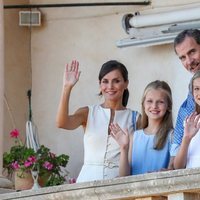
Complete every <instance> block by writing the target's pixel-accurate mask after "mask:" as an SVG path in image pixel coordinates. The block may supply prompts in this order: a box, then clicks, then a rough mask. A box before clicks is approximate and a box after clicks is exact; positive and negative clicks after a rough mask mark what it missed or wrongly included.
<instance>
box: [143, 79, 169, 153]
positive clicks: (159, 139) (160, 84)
mask: <svg viewBox="0 0 200 200" xmlns="http://www.w3.org/2000/svg"><path fill="white" fill-rule="evenodd" d="M152 89H155V90H157V89H162V90H163V91H164V92H165V94H166V99H167V104H168V108H167V111H166V113H165V115H164V116H163V119H162V121H161V123H160V127H159V129H158V131H157V133H156V136H155V140H154V149H157V150H159V149H162V148H163V147H164V145H165V143H166V140H167V136H168V133H169V132H170V130H172V129H173V122H172V93H171V89H170V87H169V85H168V84H167V83H166V82H165V81H159V80H156V81H153V82H151V83H149V84H148V85H147V86H146V88H145V90H144V93H143V97H142V118H141V128H143V129H144V128H146V127H147V126H148V124H149V120H148V116H147V114H146V113H145V109H144V101H145V98H146V95H147V93H148V92H149V91H150V90H152Z"/></svg>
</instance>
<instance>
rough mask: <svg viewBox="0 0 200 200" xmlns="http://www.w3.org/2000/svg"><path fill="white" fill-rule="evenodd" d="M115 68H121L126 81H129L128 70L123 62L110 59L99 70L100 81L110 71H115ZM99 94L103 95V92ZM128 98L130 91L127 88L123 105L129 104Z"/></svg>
mask: <svg viewBox="0 0 200 200" xmlns="http://www.w3.org/2000/svg"><path fill="white" fill-rule="evenodd" d="M114 70H119V71H120V73H121V74H122V77H123V79H124V81H125V82H127V81H128V71H127V69H126V67H125V66H124V65H123V64H122V63H120V62H118V61H116V60H110V61H108V62H106V63H104V64H103V65H102V67H101V69H100V72H99V82H101V80H102V78H103V77H104V76H105V75H106V74H108V73H109V72H111V71H114ZM99 95H102V94H101V93H100V94H99ZM128 98H129V91H128V89H125V90H124V94H123V99H122V105H123V106H126V105H127V103H128Z"/></svg>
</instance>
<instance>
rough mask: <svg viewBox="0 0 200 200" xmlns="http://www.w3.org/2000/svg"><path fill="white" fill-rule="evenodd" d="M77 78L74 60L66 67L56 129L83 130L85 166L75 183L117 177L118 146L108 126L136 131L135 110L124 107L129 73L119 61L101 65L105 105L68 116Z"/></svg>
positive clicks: (86, 107) (100, 76)
mask: <svg viewBox="0 0 200 200" xmlns="http://www.w3.org/2000/svg"><path fill="white" fill-rule="evenodd" d="M79 76H80V72H79V62H78V61H76V60H75V61H72V63H71V64H67V66H66V70H65V73H64V83H63V90H62V94H61V99H60V104H59V108H58V113H57V126H58V127H59V128H64V129H67V130H73V129H75V128H78V127H79V126H82V127H83V128H84V133H85V134H84V164H83V167H82V169H81V172H80V174H79V176H78V179H77V182H84V181H94V180H102V179H110V178H115V177H118V176H119V157H120V147H119V145H118V144H117V142H116V141H115V140H114V139H113V138H112V137H111V136H110V129H109V126H110V123H112V122H114V123H118V124H119V125H120V126H121V127H123V128H127V129H128V130H129V131H130V132H131V131H132V130H133V129H134V128H136V121H137V118H138V113H137V112H136V111H132V110H130V109H128V108H126V105H127V102H128V96H129V92H128V71H127V69H126V67H125V66H124V65H123V64H122V63H120V62H118V61H115V60H111V61H108V62H106V63H104V64H103V65H102V68H101V70H100V72H99V87H100V95H102V96H103V97H104V102H103V103H102V104H101V105H91V106H85V107H81V108H79V109H77V110H76V112H75V113H74V114H69V98H70V93H71V90H72V88H73V87H74V85H75V84H76V82H77V81H78V79H79ZM85 92H87V88H86V90H85Z"/></svg>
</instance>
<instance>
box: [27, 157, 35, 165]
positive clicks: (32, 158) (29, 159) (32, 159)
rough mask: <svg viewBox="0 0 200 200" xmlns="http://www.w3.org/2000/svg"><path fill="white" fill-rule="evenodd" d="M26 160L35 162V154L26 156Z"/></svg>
mask: <svg viewBox="0 0 200 200" xmlns="http://www.w3.org/2000/svg"><path fill="white" fill-rule="evenodd" d="M28 161H30V162H31V163H32V164H33V163H35V162H36V157H35V156H30V157H28Z"/></svg>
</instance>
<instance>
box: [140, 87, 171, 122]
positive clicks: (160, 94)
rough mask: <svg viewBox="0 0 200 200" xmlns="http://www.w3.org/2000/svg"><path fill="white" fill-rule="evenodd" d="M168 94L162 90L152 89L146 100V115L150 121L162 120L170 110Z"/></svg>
mask: <svg viewBox="0 0 200 200" xmlns="http://www.w3.org/2000/svg"><path fill="white" fill-rule="evenodd" d="M166 96H167V95H166V92H165V91H164V90H162V89H151V90H149V91H148V92H147V94H146V97H145V100H144V109H145V113H146V115H147V116H148V118H149V119H154V120H161V119H162V118H163V117H164V115H165V113H166V111H167V108H168V103H167V97H166Z"/></svg>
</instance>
